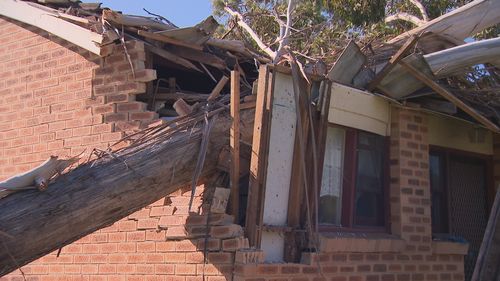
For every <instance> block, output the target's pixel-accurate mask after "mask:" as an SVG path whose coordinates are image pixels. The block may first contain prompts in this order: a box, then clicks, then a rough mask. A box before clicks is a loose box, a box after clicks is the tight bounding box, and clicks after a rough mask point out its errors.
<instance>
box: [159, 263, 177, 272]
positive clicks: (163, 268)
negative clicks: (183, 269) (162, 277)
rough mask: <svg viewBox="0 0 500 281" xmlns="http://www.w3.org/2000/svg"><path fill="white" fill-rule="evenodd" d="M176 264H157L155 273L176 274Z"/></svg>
mask: <svg viewBox="0 0 500 281" xmlns="http://www.w3.org/2000/svg"><path fill="white" fill-rule="evenodd" d="M174 272H175V265H173V264H156V265H155V274H174Z"/></svg>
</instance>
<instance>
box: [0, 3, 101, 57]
mask: <svg viewBox="0 0 500 281" xmlns="http://www.w3.org/2000/svg"><path fill="white" fill-rule="evenodd" d="M59 14H60V13H59V12H58V11H57V10H54V9H51V8H49V7H45V6H42V5H39V4H36V3H31V2H24V1H15V0H0V15H2V16H5V17H8V18H11V19H14V20H17V21H20V22H24V23H26V24H29V25H32V26H36V27H38V28H40V29H42V30H45V31H47V32H49V33H51V34H54V35H55V36H58V37H60V38H62V39H64V40H66V41H68V42H71V43H73V44H75V45H77V46H79V47H81V48H83V49H85V50H88V51H90V52H92V53H94V54H96V55H98V56H101V48H100V44H102V42H103V36H102V35H100V34H97V33H95V32H92V31H90V30H88V29H86V28H83V27H81V26H79V25H76V24H73V23H71V22H68V21H66V20H63V19H60V18H58V16H59Z"/></svg>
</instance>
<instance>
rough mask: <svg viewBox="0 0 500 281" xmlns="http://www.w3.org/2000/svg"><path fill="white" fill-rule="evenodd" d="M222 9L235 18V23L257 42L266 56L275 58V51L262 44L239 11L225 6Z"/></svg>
mask: <svg viewBox="0 0 500 281" xmlns="http://www.w3.org/2000/svg"><path fill="white" fill-rule="evenodd" d="M224 10H225V11H226V12H228V13H229V14H230V15H231V16H233V17H234V18H235V19H236V23H237V24H238V25H239V26H241V28H243V29H244V30H245V31H246V32H247V33H248V34H249V35H250V37H252V39H253V40H254V41H255V43H257V45H258V46H259V48H261V49H262V50H263V51H264V52H265V53H266V54H267V55H268V56H270V57H271V59H273V60H274V59H275V58H276V52H275V51H273V50H272V49H271V48H270V47H268V46H267V45H266V44H264V42H262V40H261V39H260V37H259V35H257V33H255V31H254V30H253V29H252V28H251V27H250V26H249V25H248V24H247V23H246V22H244V21H243V16H242V15H241V14H240V13H238V12H237V11H234V10H232V9H231V8H229V7H227V6H226V7H224Z"/></svg>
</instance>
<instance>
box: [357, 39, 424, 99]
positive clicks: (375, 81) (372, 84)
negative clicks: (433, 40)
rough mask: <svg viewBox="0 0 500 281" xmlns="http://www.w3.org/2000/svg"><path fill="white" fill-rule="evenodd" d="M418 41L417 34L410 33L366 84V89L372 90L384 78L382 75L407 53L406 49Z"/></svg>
mask: <svg viewBox="0 0 500 281" xmlns="http://www.w3.org/2000/svg"><path fill="white" fill-rule="evenodd" d="M417 41H418V36H417V35H412V36H411V37H410V38H409V39H408V40H407V41H406V42H405V44H404V45H403V46H401V48H400V49H399V50H398V51H397V52H396V53H395V54H394V55H393V56H392V57H391V59H390V60H389V61H388V62H387V64H386V65H384V67H383V68H382V70H380V71H379V73H377V75H376V76H375V78H374V79H373V80H372V81H371V82H370V84H368V87H367V90H368V91H373V90H374V89H375V88H376V87H377V85H378V84H379V83H380V82H381V81H382V80H384V77H385V76H386V75H387V74H389V72H390V71H391V70H392V69H393V68H394V66H395V65H396V64H397V63H398V62H399V61H400V60H401V59H403V57H404V56H405V55H406V54H407V53H408V51H409V50H410V49H411V48H413V47H414V46H415V44H416V43H417Z"/></svg>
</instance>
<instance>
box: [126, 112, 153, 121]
mask: <svg viewBox="0 0 500 281" xmlns="http://www.w3.org/2000/svg"><path fill="white" fill-rule="evenodd" d="M156 118H158V113H156V112H133V113H130V120H152V119H156Z"/></svg>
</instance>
